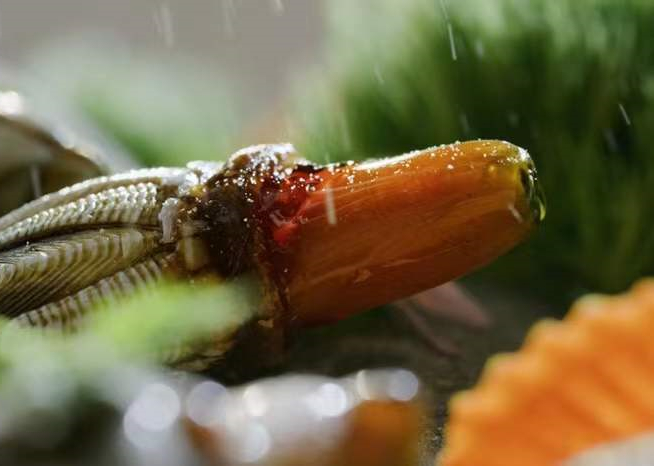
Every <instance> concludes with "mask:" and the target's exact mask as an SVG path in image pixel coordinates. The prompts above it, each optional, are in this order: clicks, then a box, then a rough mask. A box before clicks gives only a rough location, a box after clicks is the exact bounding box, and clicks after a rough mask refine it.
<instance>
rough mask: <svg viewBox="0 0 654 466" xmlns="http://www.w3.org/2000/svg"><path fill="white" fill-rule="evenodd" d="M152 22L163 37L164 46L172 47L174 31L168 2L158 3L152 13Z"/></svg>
mask: <svg viewBox="0 0 654 466" xmlns="http://www.w3.org/2000/svg"><path fill="white" fill-rule="evenodd" d="M154 24H155V26H156V28H157V32H158V33H159V34H160V35H161V37H163V40H164V43H165V44H166V47H172V46H173V45H174V44H175V31H174V30H173V16H172V14H171V13H170V7H169V6H168V4H166V3H162V4H161V5H159V8H158V9H157V11H155V13H154Z"/></svg>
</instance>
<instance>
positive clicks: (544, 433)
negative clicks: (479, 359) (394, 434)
mask: <svg viewBox="0 0 654 466" xmlns="http://www.w3.org/2000/svg"><path fill="white" fill-rule="evenodd" d="M653 430H654V279H648V280H643V281H641V282H639V283H637V284H636V285H634V287H633V288H632V289H631V290H630V291H629V292H628V293H625V294H623V295H618V296H610V297H609V296H599V295H589V296H586V297H584V298H581V299H580V300H578V301H577V302H576V303H575V304H574V306H573V307H572V309H571V311H570V313H569V314H568V316H567V317H566V318H565V320H564V321H562V322H561V321H544V322H541V323H538V324H537V325H535V326H534V327H533V328H532V330H531V331H530V332H529V335H528V336H527V339H526V340H525V343H524V345H523V347H522V349H521V350H520V351H518V352H517V353H515V354H510V355H500V356H496V357H494V358H492V359H491V360H490V361H489V363H488V364H487V366H486V368H485V369H484V373H483V374H482V377H481V379H480V381H479V383H478V384H477V386H476V387H475V388H473V389H471V390H470V391H467V392H463V393H461V394H459V395H457V396H455V397H454V398H453V400H452V401H451V405H450V420H449V423H448V427H447V431H446V443H445V448H444V450H443V452H442V453H441V455H440V457H439V460H438V461H437V464H438V465H439V466H513V465H516V466H541V465H543V466H545V465H547V466H550V465H558V464H561V462H562V461H565V460H567V459H569V458H571V457H574V456H576V455H578V454H580V453H582V452H585V451H588V450H589V449H592V448H593V447H595V446H599V445H602V444H606V443H608V442H616V441H622V440H626V439H629V438H631V437H634V436H636V435H638V434H641V433H645V432H651V431H653ZM625 466H626V465H625Z"/></svg>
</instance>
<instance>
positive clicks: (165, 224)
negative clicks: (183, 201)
mask: <svg viewBox="0 0 654 466" xmlns="http://www.w3.org/2000/svg"><path fill="white" fill-rule="evenodd" d="M178 214H179V199H177V198H175V197H171V198H168V199H166V200H165V201H164V203H163V205H162V206H161V211H160V212H159V221H160V222H161V230H162V238H161V242H162V243H173V242H174V241H175V238H176V236H177V217H178Z"/></svg>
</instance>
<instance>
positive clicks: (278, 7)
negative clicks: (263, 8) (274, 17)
mask: <svg viewBox="0 0 654 466" xmlns="http://www.w3.org/2000/svg"><path fill="white" fill-rule="evenodd" d="M272 8H273V11H274V12H275V13H276V14H278V15H282V14H284V3H283V2H282V0H272Z"/></svg>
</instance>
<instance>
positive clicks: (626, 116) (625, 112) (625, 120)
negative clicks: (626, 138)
mask: <svg viewBox="0 0 654 466" xmlns="http://www.w3.org/2000/svg"><path fill="white" fill-rule="evenodd" d="M618 107H620V113H622V118H624V122H625V123H626V124H627V126H631V119H629V115H628V114H627V111H626V110H625V108H624V105H622V103H620V104H618Z"/></svg>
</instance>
